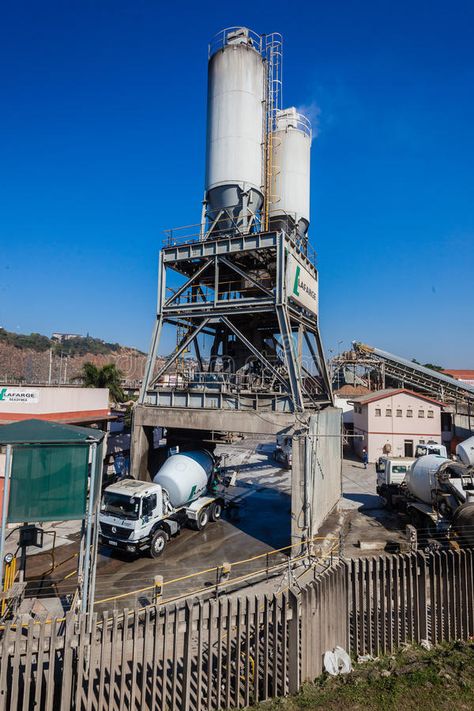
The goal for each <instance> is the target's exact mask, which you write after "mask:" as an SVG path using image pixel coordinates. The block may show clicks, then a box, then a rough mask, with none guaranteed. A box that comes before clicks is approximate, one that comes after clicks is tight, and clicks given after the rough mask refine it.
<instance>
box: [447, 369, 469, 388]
mask: <svg viewBox="0 0 474 711" xmlns="http://www.w3.org/2000/svg"><path fill="white" fill-rule="evenodd" d="M443 373H444V374H445V375H450V376H451V377H452V378H456V380H459V381H460V382H461V383H466V385H474V370H443Z"/></svg>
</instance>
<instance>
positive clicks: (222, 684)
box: [0, 549, 474, 711]
mask: <svg viewBox="0 0 474 711" xmlns="http://www.w3.org/2000/svg"><path fill="white" fill-rule="evenodd" d="M473 601H474V555H473V551H472V550H470V549H465V550H460V551H446V552H436V553H431V554H428V555H425V554H423V553H412V554H398V555H394V556H390V557H389V556H383V557H376V558H368V559H361V560H354V561H338V562H336V563H335V564H334V565H333V567H331V568H329V569H328V570H326V571H325V572H324V573H322V574H321V575H318V576H317V577H316V578H314V579H311V580H310V581H307V582H305V584H304V585H303V584H302V586H301V587H299V586H295V587H293V588H291V589H289V590H288V589H286V590H283V591H282V592H281V593H280V594H279V595H278V594H272V595H269V594H266V595H255V594H252V595H247V596H245V597H243V596H241V597H234V596H226V597H221V598H220V599H218V600H207V601H202V600H196V599H193V600H187V601H186V602H185V603H183V604H181V605H177V604H174V605H167V606H161V607H160V606H155V605H152V606H149V607H147V608H144V609H141V610H139V609H135V610H123V611H122V612H120V613H118V612H114V613H112V614H111V613H107V612H104V613H103V614H101V615H100V616H98V615H97V614H94V615H93V616H92V618H87V617H85V616H83V617H80V618H77V617H74V616H73V615H72V614H69V615H68V616H67V617H66V620H65V621H61V622H57V621H56V622H52V623H51V622H50V623H49V624H47V623H46V622H35V621H31V622H29V623H28V624H27V625H23V626H22V625H20V624H19V625H16V626H15V625H12V624H7V625H6V626H5V628H4V629H3V631H2V642H1V644H2V647H1V660H0V662H1V663H0V709H2V711H3V710H4V709H5V710H6V709H9V710H11V711H16V710H17V709H18V710H19V709H24V710H25V711H27V710H28V709H44V710H45V711H50V710H51V709H62V710H64V711H65V710H66V709H67V710H68V711H69V709H74V710H76V711H79V710H81V711H89V710H92V709H93V710H94V711H105V709H120V711H122V709H129V710H132V709H133V710H135V709H140V710H141V711H146V710H148V709H149V710H150V711H151V709H158V708H159V709H164V708H167V709H169V710H170V711H174V710H177V711H203V710H204V709H207V710H208V711H212V710H213V709H221V708H231V707H244V706H248V705H249V704H251V703H255V702H257V701H259V700H264V699H267V698H270V697H277V696H283V695H285V694H287V693H293V692H296V691H297V690H298V689H299V687H300V685H301V683H302V682H303V681H306V680H311V679H314V678H315V677H317V676H318V675H320V674H321V673H322V670H323V655H324V652H325V651H326V650H329V649H333V648H334V646H336V645H340V646H342V647H343V648H345V649H348V650H349V651H350V652H351V653H352V655H353V656H357V655H361V654H373V655H378V654H383V653H384V652H391V651H392V650H395V649H396V648H397V647H400V645H402V644H403V643H405V642H409V643H410V642H415V643H416V642H421V641H422V640H424V639H426V640H428V641H430V642H432V643H438V642H441V641H447V640H455V639H467V638H469V637H471V636H472V635H473V633H474V610H473Z"/></svg>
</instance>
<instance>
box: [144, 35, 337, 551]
mask: <svg viewBox="0 0 474 711" xmlns="http://www.w3.org/2000/svg"><path fill="white" fill-rule="evenodd" d="M281 63H282V39H281V36H280V35H278V34H272V35H261V36H260V35H257V34H255V33H254V32H252V31H251V30H248V29H246V28H241V27H239V28H230V29H228V30H224V31H223V32H221V33H219V34H218V35H217V37H216V38H215V39H214V40H213V42H212V43H211V45H210V48H209V82H208V131H207V154H206V162H207V165H206V185H205V193H204V201H203V212H202V222H201V223H200V224H199V225H197V226H196V227H195V228H187V229H183V230H179V229H178V230H172V231H170V232H169V233H168V238H167V240H166V242H165V245H164V247H163V248H162V250H161V253H160V258H159V271H158V305H157V315H156V322H155V327H154V330H153V336H152V343H151V347H150V351H149V356H148V361H147V366H146V370H145V375H144V379H143V384H142V388H141V392H140V397H139V401H138V404H137V406H136V407H135V411H134V427H133V435H132V467H133V473H134V474H135V476H137V477H139V478H142V479H148V478H150V476H151V475H152V474H153V472H150V466H149V461H148V449H149V446H150V444H149V443H150V441H151V435H152V430H153V428H154V427H158V426H159V427H165V428H166V429H167V432H168V439H169V441H170V442H172V443H183V442H184V443H187V444H188V445H189V446H193V447H196V446H199V444H200V443H201V442H212V441H213V439H214V433H215V432H239V433H253V434H255V433H262V434H275V435H276V434H278V433H282V432H286V433H288V434H291V435H293V436H294V445H295V446H294V456H293V482H294V484H293V492H294V495H293V497H292V501H293V508H292V517H293V520H294V521H295V525H294V535H295V536H298V537H299V538H306V537H308V536H309V535H311V532H312V531H313V530H314V525H313V523H312V521H313V520H314V521H316V518H319V519H321V516H319V517H318V516H316V518H314V519H312V520H310V518H311V515H310V513H309V512H310V510H311V511H313V507H312V506H310V504H309V499H311V498H312V493H311V492H310V491H309V490H308V482H309V481H310V478H311V477H310V476H309V474H308V471H309V470H310V469H312V468H313V469H314V468H315V467H317V466H319V465H320V463H321V462H320V460H319V459H318V457H319V456H323V455H322V452H323V450H324V451H327V452H329V451H331V452H332V454H331V456H333V454H334V448H332V449H331V448H327V447H322V446H319V449H318V452H319V454H318V456H316V455H315V456H313V455H312V453H311V452H313V450H314V447H316V445H317V444H318V442H319V445H321V442H322V439H321V438H322V436H323V435H322V434H319V435H318V434H317V433H321V432H323V431H326V430H327V432H326V434H325V435H324V436H325V437H327V438H332V439H334V442H337V445H336V447H335V451H336V460H335V467H336V474H335V475H334V476H335V481H336V484H335V486H334V487H332V488H331V487H328V492H333V493H331V494H329V493H328V496H327V503H326V505H325V507H324V515H325V514H326V513H328V511H329V510H330V509H331V508H333V507H334V505H335V503H336V502H337V500H338V498H339V495H340V485H341V475H340V430H341V424H340V423H341V418H340V411H339V410H336V409H335V408H333V407H332V406H333V396H332V391H331V383H330V379H329V375H328V371H327V367H326V360H325V356H324V352H323V347H322V343H321V338H320V333H319V304H318V272H317V269H316V266H315V263H314V257H313V256H312V254H311V250H310V247H309V244H308V234H307V230H308V225H309V177H310V176H309V151H310V144H311V130H310V126H309V122H308V120H307V119H305V117H303V116H301V115H300V114H298V113H297V112H296V111H295V109H285V110H283V109H282V106H281ZM277 161H279V164H277ZM295 176H296V177H295ZM276 190H281V192H282V194H281V196H279V195H277V194H275V191H276ZM165 324H169V325H171V326H173V327H174V328H175V329H176V332H177V334H178V339H177V345H176V348H175V350H174V352H173V353H172V354H171V355H170V357H169V358H168V359H167V361H166V362H165V364H164V365H163V366H162V367H161V368H159V369H158V370H157V369H156V359H157V354H158V349H159V345H160V339H161V335H162V332H163V327H164V325H165ZM191 349H193V350H194V353H195V357H196V361H197V363H198V364H199V365H198V369H197V370H195V371H194V372H192V373H184V374H182V376H181V377H180V379H179V380H176V382H175V383H174V385H172V386H170V384H169V382H170V381H169V379H168V380H166V375H167V373H169V372H170V369H173V368H175V367H176V365H177V363H179V362H180V359H183V357H184V355H185V354H186V353H187V352H189V351H190V350H191ZM309 432H314V433H315V434H314V438H313V439H312V438H311V436H310V435H309ZM318 437H319V439H318ZM337 453H339V454H338V456H337ZM328 457H329V454H328ZM329 458H331V457H329ZM338 463H339V464H338ZM328 466H330V465H329V463H328ZM331 466H332V467H333V468H334V463H332V464H331ZM338 467H339V469H338ZM331 477H332V478H334V477H333V475H331ZM323 499H324V497H323ZM321 510H322V509H321ZM301 512H304V513H303V515H301Z"/></svg>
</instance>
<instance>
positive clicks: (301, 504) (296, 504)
mask: <svg viewBox="0 0 474 711" xmlns="http://www.w3.org/2000/svg"><path fill="white" fill-rule="evenodd" d="M306 443H307V436H306V435H304V434H298V435H295V436H294V437H293V443H292V467H291V469H292V471H291V543H292V544H293V545H294V544H296V543H298V542H300V541H302V540H303V538H304V537H305V536H306V521H305V518H306V516H305V510H304V508H305V500H306V496H305V486H306ZM299 552H300V550H299V547H298V546H296V545H294V548H292V554H293V555H298V553H299Z"/></svg>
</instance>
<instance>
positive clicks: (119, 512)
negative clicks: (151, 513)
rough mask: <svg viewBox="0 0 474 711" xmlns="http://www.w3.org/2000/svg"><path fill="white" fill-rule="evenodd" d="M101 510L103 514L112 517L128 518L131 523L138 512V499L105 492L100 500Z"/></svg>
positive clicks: (136, 517)
mask: <svg viewBox="0 0 474 711" xmlns="http://www.w3.org/2000/svg"><path fill="white" fill-rule="evenodd" d="M101 509H102V511H103V512H104V513H109V514H111V515H112V516H119V517H120V518H128V519H131V520H132V521H136V520H137V519H138V514H139V511H140V499H135V498H133V497H132V498H130V497H129V496H123V494H113V493H112V492H110V491H106V492H105V493H104V498H103V499H102V507H101Z"/></svg>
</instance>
